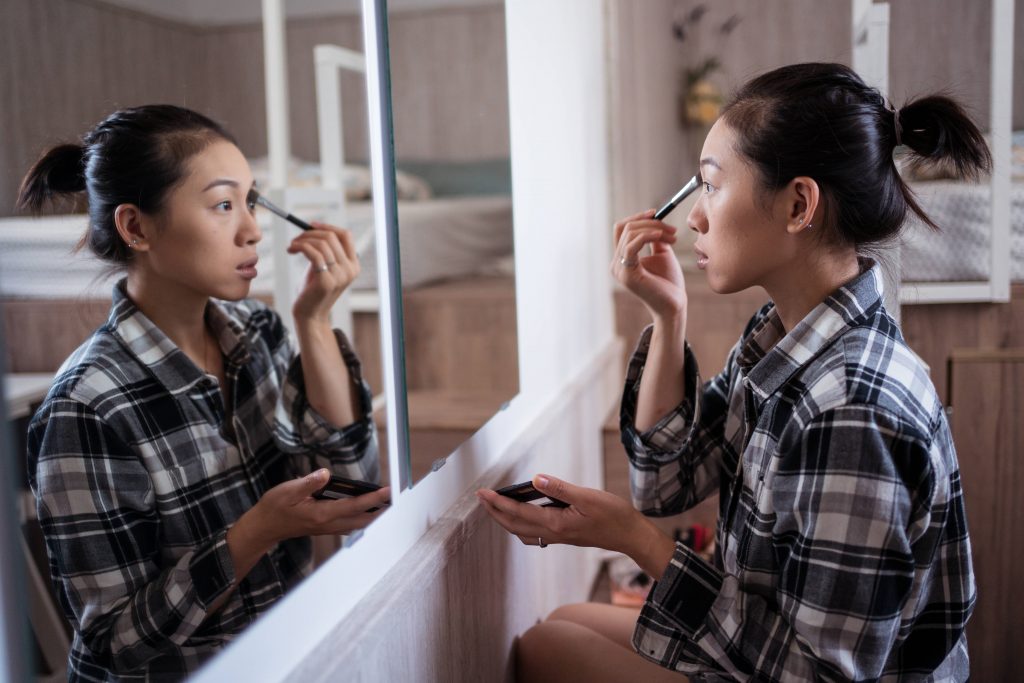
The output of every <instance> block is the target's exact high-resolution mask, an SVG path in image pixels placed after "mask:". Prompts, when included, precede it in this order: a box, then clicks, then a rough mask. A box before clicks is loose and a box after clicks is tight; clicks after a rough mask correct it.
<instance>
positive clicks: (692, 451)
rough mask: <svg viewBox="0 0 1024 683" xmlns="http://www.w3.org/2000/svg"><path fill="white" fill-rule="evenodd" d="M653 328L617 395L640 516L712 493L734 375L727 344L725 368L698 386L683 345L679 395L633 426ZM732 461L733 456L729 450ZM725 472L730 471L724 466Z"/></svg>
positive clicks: (672, 510)
mask: <svg viewBox="0 0 1024 683" xmlns="http://www.w3.org/2000/svg"><path fill="white" fill-rule="evenodd" d="M653 329H654V328H653V326H649V327H647V329H645V330H644V332H643V334H642V335H641V337H640V341H639V343H638V344H637V348H636V350H635V351H634V353H633V356H632V358H630V361H629V367H628V369H627V373H626V387H625V390H624V392H623V396H622V411H621V415H620V422H619V426H620V430H621V434H622V444H623V445H624V446H625V448H626V455H627V456H628V457H629V463H630V490H631V492H632V497H633V504H634V506H635V507H636V508H637V509H639V510H641V511H642V512H643V513H644V514H648V515H652V516H668V515H674V514H678V513H680V512H683V511H684V510H688V509H689V508H691V507H693V506H694V505H696V504H697V503H699V502H700V501H702V500H704V498H706V497H707V496H708V495H710V494H712V493H714V492H716V491H717V490H718V488H719V485H720V482H721V476H722V472H723V466H727V465H728V463H726V462H725V458H724V457H723V456H724V455H725V453H724V449H725V448H726V447H727V446H728V443H727V440H726V437H725V425H726V420H727V417H728V412H729V391H730V384H731V382H732V375H733V373H734V370H733V366H734V363H735V361H734V359H735V355H736V353H737V350H736V349H737V348H738V347H739V345H738V344H737V346H736V347H734V348H733V350H732V352H731V353H730V354H729V359H728V361H727V363H726V366H725V369H724V370H723V371H722V372H721V373H720V374H719V375H717V376H716V377H714V378H713V379H712V380H711V381H710V382H707V383H706V384H704V385H701V381H700V372H699V368H698V367H697V359H696V357H695V356H694V355H693V351H692V350H691V348H690V345H689V344H686V346H685V350H684V353H685V360H684V368H683V369H684V373H685V375H684V398H683V400H682V402H681V403H680V404H679V405H678V406H676V407H675V408H674V409H672V410H671V411H669V413H668V414H666V415H665V416H663V417H662V418H661V419H660V420H658V422H657V423H655V424H654V425H653V426H652V427H651V428H650V429H648V430H647V431H645V432H642V433H641V432H638V431H637V429H636V406H637V396H638V394H639V390H640V380H641V379H642V377H643V371H644V366H645V364H646V362H647V353H648V350H649V348H650V343H651V334H652V332H653ZM731 455H732V456H733V459H732V460H730V462H732V463H735V454H734V453H732V454H731ZM729 473H730V474H731V469H730V470H729Z"/></svg>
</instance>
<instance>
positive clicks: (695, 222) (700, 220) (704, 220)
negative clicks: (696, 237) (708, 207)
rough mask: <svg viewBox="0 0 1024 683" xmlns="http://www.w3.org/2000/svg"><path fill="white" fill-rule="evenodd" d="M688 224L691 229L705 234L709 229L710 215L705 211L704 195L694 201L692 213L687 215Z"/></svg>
mask: <svg viewBox="0 0 1024 683" xmlns="http://www.w3.org/2000/svg"><path fill="white" fill-rule="evenodd" d="M686 225H687V226H689V228H690V230H693V231H694V232H699V233H700V234H702V235H703V234H704V233H706V232H707V231H708V217H707V215H706V214H705V213H704V197H703V195H702V196H701V197H698V199H697V201H696V202H694V204H693V208H692V209H690V213H688V214H687V215H686Z"/></svg>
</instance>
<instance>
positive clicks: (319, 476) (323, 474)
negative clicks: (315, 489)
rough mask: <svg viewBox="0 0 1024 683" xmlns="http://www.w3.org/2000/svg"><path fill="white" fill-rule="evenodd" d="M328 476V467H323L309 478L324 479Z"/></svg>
mask: <svg viewBox="0 0 1024 683" xmlns="http://www.w3.org/2000/svg"><path fill="white" fill-rule="evenodd" d="M326 476H327V468H326V467H321V468H320V469H318V470H317V471H316V472H313V473H312V474H310V475H309V478H310V479H323V478H324V477H326Z"/></svg>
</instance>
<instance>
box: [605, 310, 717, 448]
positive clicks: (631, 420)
mask: <svg viewBox="0 0 1024 683" xmlns="http://www.w3.org/2000/svg"><path fill="white" fill-rule="evenodd" d="M653 331H654V326H653V325H649V326H647V328H646V329H645V330H644V331H643V334H641V335H640V341H639V342H637V346H636V350H634V351H633V355H632V357H631V358H630V359H629V365H628V368H627V371H626V386H625V389H624V390H623V395H622V408H621V413H620V418H619V427H620V430H621V433H622V442H623V444H624V445H625V446H626V450H627V452H630V453H633V452H634V451H636V450H643V451H647V452H648V453H647V455H649V456H657V455H658V454H662V455H666V456H669V455H670V456H672V457H675V456H676V455H677V454H678V452H679V450H680V449H681V448H682V447H683V444H685V443H686V440H687V439H688V438H689V436H690V430H691V429H692V427H693V424H694V423H695V422H696V421H697V419H698V418H699V410H700V402H699V401H698V400H697V392H698V390H699V388H700V369H699V368H698V366H697V358H696V356H694V355H693V350H692V349H691V348H690V344H689V343H688V342H686V341H684V342H683V344H684V346H683V354H684V355H683V358H684V361H683V369H684V375H683V397H684V398H683V400H682V401H681V402H680V403H679V405H677V406H676V407H675V408H673V409H672V410H670V411H669V412H668V413H666V414H665V415H664V416H662V417H661V419H659V420H658V421H657V422H656V423H654V425H653V426H652V427H650V428H649V429H647V430H646V431H644V432H642V433H641V432H637V430H636V407H637V399H638V396H639V392H640V380H641V379H642V378H643V371H644V367H645V366H646V363H647V353H648V351H649V350H650V345H651V335H652V333H653Z"/></svg>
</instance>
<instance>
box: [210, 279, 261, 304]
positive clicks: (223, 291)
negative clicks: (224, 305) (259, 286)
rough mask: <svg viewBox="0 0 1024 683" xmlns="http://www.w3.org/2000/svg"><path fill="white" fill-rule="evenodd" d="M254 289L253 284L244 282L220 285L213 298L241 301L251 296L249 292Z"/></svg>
mask: <svg viewBox="0 0 1024 683" xmlns="http://www.w3.org/2000/svg"><path fill="white" fill-rule="evenodd" d="M251 289H252V284H251V283H249V282H244V283H241V284H238V283H235V284H233V285H230V286H226V287H219V288H217V290H216V291H215V292H214V293H213V294H212V296H213V298H215V299H220V300H222V301H239V300H241V299H245V298H247V297H248V296H249V292H250V290H251Z"/></svg>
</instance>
